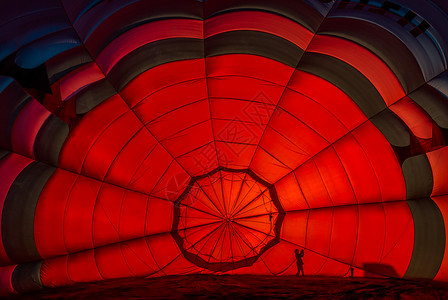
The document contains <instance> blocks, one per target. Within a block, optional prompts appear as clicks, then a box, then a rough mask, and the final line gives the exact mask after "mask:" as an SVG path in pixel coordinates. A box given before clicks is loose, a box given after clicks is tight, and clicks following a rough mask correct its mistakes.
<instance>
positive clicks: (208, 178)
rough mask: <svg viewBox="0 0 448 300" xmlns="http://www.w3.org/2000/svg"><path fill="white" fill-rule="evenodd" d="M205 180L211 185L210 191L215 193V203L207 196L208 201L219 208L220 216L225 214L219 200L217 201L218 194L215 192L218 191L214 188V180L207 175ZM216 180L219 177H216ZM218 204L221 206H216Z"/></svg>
mask: <svg viewBox="0 0 448 300" xmlns="http://www.w3.org/2000/svg"><path fill="white" fill-rule="evenodd" d="M207 180H208V181H209V183H210V186H211V187H212V191H213V193H214V194H215V199H216V202H217V203H215V202H214V201H213V200H211V198H210V197H209V199H210V202H211V203H212V204H213V206H215V207H216V208H217V209H218V210H219V213H220V214H221V215H222V216H224V215H225V214H224V213H223V211H224V209H223V207H222V206H221V203H220V201H219V196H218V194H217V193H219V191H218V192H217V191H216V189H215V184H214V182H212V181H211V179H210V177H207ZM218 180H219V179H218ZM218 205H219V206H220V207H221V209H219V208H218Z"/></svg>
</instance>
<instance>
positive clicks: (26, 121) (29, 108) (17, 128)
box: [11, 99, 50, 157]
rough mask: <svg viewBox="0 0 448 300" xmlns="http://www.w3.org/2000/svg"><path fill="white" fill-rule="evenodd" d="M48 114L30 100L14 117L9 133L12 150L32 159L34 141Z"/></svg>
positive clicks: (39, 105)
mask: <svg viewBox="0 0 448 300" xmlns="http://www.w3.org/2000/svg"><path fill="white" fill-rule="evenodd" d="M49 116H50V112H49V111H48V110H46V109H45V107H43V106H42V105H41V104H40V103H39V102H37V101H36V100H34V99H31V101H30V102H28V103H27V104H26V105H25V106H24V107H23V108H22V110H21V111H20V113H19V115H18V116H17V117H16V120H15V122H14V126H13V127H12V132H11V144H12V150H13V151H14V152H16V153H20V154H22V155H24V156H28V157H34V151H33V150H34V141H35V139H36V136H37V133H38V132H39V129H40V128H41V127H42V125H43V124H44V122H45V121H46V120H47V118H48V117H49Z"/></svg>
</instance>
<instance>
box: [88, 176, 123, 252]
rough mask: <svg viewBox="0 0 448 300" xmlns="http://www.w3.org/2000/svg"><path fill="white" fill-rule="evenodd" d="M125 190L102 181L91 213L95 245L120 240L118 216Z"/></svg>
mask: <svg viewBox="0 0 448 300" xmlns="http://www.w3.org/2000/svg"><path fill="white" fill-rule="evenodd" d="M124 196H125V190H124V189H123V188H120V187H117V186H114V185H110V184H106V183H104V184H103V185H102V186H101V190H100V191H99V194H98V200H97V201H96V204H95V211H94V214H93V223H92V236H93V243H94V246H95V247H98V246H103V245H107V244H111V243H116V242H119V241H120V231H119V226H120V216H121V211H122V206H123V204H122V203H123V198H124Z"/></svg>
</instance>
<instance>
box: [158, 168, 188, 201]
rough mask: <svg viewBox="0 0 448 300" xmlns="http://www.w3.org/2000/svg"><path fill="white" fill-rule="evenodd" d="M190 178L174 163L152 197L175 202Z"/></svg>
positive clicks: (159, 182) (161, 179)
mask: <svg viewBox="0 0 448 300" xmlns="http://www.w3.org/2000/svg"><path fill="white" fill-rule="evenodd" d="M189 180H190V176H189V175H188V174H187V173H186V172H185V170H184V169H183V168H182V167H181V166H180V165H179V164H178V163H177V162H173V163H172V164H171V165H170V166H169V167H168V169H167V170H166V172H165V173H164V174H163V176H162V177H161V178H160V180H159V181H158V183H157V185H156V186H155V187H154V189H153V191H152V193H151V195H152V196H155V197H159V198H163V199H168V200H170V201H175V200H176V199H177V198H178V197H179V196H180V195H181V194H182V192H183V191H184V190H185V188H186V187H187V184H188V182H189Z"/></svg>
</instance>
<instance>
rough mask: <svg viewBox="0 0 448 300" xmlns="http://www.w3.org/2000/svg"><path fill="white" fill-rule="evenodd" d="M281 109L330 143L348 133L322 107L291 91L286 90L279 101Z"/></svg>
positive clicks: (341, 124) (310, 99)
mask: <svg viewBox="0 0 448 300" xmlns="http://www.w3.org/2000/svg"><path fill="white" fill-rule="evenodd" d="M281 108H282V109H284V110H285V111H287V112H288V113H290V114H292V115H293V116H294V117H295V118H298V119H299V120H300V121H301V122H303V123H304V124H306V125H307V126H308V127H310V129H312V130H313V131H314V132H316V133H317V134H318V135H320V136H321V137H323V138H324V139H325V140H326V141H328V142H330V143H332V142H334V141H336V140H337V139H339V138H340V137H342V136H343V135H345V134H346V133H347V132H348V130H347V128H345V126H344V125H343V123H341V122H340V121H339V120H338V119H337V118H336V116H334V115H332V114H331V113H330V112H329V111H328V110H327V109H326V108H325V107H324V106H322V105H321V104H320V103H318V102H316V101H314V100H313V99H312V98H309V97H307V96H304V95H302V94H300V93H298V92H295V91H293V90H290V89H286V91H285V93H284V94H283V97H282V100H281Z"/></svg>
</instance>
